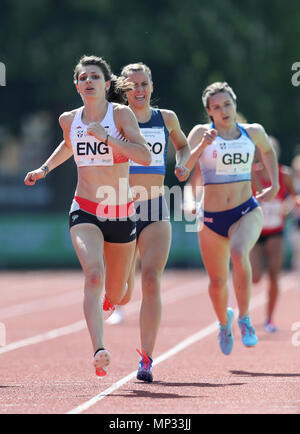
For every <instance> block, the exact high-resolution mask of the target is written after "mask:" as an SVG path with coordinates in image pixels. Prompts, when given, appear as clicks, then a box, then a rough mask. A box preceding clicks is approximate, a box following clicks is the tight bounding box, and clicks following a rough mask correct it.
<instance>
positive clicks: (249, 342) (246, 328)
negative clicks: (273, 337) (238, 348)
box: [238, 315, 258, 347]
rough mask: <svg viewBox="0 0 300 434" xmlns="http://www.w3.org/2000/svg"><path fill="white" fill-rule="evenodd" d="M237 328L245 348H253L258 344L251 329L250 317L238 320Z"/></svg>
mask: <svg viewBox="0 0 300 434" xmlns="http://www.w3.org/2000/svg"><path fill="white" fill-rule="evenodd" d="M238 322H239V327H240V329H241V333H242V342H243V344H244V345H245V346H246V347H255V345H256V344H257V342H258V338H257V336H256V334H255V330H254V328H253V327H252V324H251V320H250V317H249V316H248V315H245V316H243V317H242V318H239V321H238Z"/></svg>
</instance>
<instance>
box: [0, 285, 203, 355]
mask: <svg viewBox="0 0 300 434" xmlns="http://www.w3.org/2000/svg"><path fill="white" fill-rule="evenodd" d="M183 288H184V284H181V285H178V286H177V287H175V288H173V289H170V290H168V291H165V293H164V292H162V302H163V303H164V305H168V304H171V303H174V302H176V301H178V300H180V299H182V298H186V297H192V296H194V295H196V294H201V293H203V292H206V288H205V289H204V288H201V287H200V283H199V279H197V280H196V281H194V282H192V283H191V284H189V288H188V289H187V290H185V291H182V289H183ZM140 304H141V300H137V301H134V302H129V304H128V305H127V308H126V315H133V314H134V313H137V312H138V311H139V308H140ZM108 326H109V325H108ZM85 329H86V321H85V320H80V321H77V322H75V323H72V324H69V325H67V326H63V327H59V328H56V329H53V330H49V331H48V332H45V333H40V334H38V335H35V336H31V337H29V338H25V339H21V340H19V341H15V342H11V343H10V344H7V345H6V346H5V347H3V348H0V354H5V353H8V352H10V351H15V350H18V349H20V348H24V347H27V346H30V345H35V344H39V343H43V342H46V341H49V340H52V339H56V338H59V337H61V336H66V335H69V334H72V333H76V332H79V331H82V330H85Z"/></svg>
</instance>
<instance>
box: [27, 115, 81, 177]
mask: <svg viewBox="0 0 300 434" xmlns="http://www.w3.org/2000/svg"><path fill="white" fill-rule="evenodd" d="M71 122H72V114H70V113H63V114H62V115H61V116H60V118H59V123H60V126H61V128H62V130H63V134H64V140H63V141H62V142H61V143H60V144H59V145H58V146H57V148H56V149H55V150H54V151H53V153H52V154H51V155H50V157H49V158H48V159H47V161H45V163H44V164H42V166H41V167H40V168H38V169H35V170H33V171H31V172H28V173H27V175H26V176H25V179H24V182H25V184H26V185H34V184H35V183H36V181H37V180H39V179H42V178H45V177H46V175H47V174H48V172H51V170H53V169H55V168H56V167H57V166H60V165H61V164H62V163H64V162H65V161H66V160H68V159H69V158H70V157H71V156H72V155H73V150H72V145H71V142H70V134H69V132H70V125H71Z"/></svg>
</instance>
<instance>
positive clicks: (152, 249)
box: [138, 221, 171, 357]
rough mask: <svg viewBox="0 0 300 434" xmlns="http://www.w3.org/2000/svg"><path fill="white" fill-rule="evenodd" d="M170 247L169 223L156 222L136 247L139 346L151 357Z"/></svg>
mask: <svg viewBox="0 0 300 434" xmlns="http://www.w3.org/2000/svg"><path fill="white" fill-rule="evenodd" d="M170 244H171V224H170V222H168V221H158V222H155V223H152V224H150V225H149V226H147V227H146V228H145V229H143V231H142V232H141V234H140V236H139V240H138V247H139V251H140V256H141V265H142V291H143V298H142V305H141V310H140V335H141V346H142V349H144V350H145V351H146V353H147V355H148V356H150V357H152V353H153V349H154V346H155V342H156V338H157V333H158V330H159V326H160V321H161V309H162V307H161V295H160V286H161V278H162V273H163V270H164V268H165V266H166V263H167V259H168V255H169V250H170Z"/></svg>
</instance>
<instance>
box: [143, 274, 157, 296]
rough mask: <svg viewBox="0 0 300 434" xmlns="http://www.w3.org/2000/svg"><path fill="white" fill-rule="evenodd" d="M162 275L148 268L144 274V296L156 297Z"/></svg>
mask: <svg viewBox="0 0 300 434" xmlns="http://www.w3.org/2000/svg"><path fill="white" fill-rule="evenodd" d="M160 280H161V273H160V272H158V271H157V270H156V269H153V268H147V269H146V270H143V272H142V282H143V294H144V295H147V296H156V295H157V294H158V293H159V288H160Z"/></svg>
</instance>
